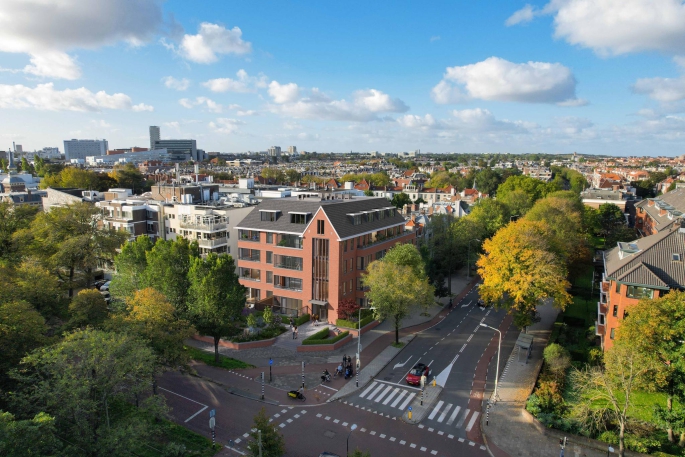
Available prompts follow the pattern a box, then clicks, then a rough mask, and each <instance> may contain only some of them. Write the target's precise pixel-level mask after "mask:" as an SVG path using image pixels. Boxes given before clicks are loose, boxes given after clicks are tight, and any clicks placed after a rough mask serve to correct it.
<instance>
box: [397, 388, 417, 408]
mask: <svg viewBox="0 0 685 457" xmlns="http://www.w3.org/2000/svg"><path fill="white" fill-rule="evenodd" d="M415 395H416V392H412V393H410V394H409V396H408V397H407V399H406V400H404V403H402V405H401V406H400V409H401V410H404V408H406V407H407V405H408V404H409V402H410V401H411V400H412V398H414V396H415Z"/></svg>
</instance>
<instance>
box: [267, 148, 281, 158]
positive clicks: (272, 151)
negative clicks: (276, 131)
mask: <svg viewBox="0 0 685 457" xmlns="http://www.w3.org/2000/svg"><path fill="white" fill-rule="evenodd" d="M280 156H281V147H280V146H271V147H270V148H269V157H280Z"/></svg>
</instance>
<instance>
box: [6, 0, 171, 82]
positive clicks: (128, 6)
mask: <svg viewBox="0 0 685 457" xmlns="http://www.w3.org/2000/svg"><path fill="white" fill-rule="evenodd" d="M162 24H163V18H162V7H161V2H159V1H158V0H98V1H86V2H84V1H82V0H60V1H59V2H55V1H44V0H3V1H2V2H0V51H2V52H13V53H24V54H29V55H30V57H31V64H30V65H27V66H26V67H25V68H24V72H26V73H29V74H32V75H36V76H41V77H47V78H63V79H77V78H79V77H80V76H81V71H80V69H79V68H78V65H77V64H76V62H75V61H74V59H73V57H71V56H69V55H67V54H66V53H65V51H68V50H71V49H76V48H86V49H96V48H98V47H101V46H105V45H110V44H114V43H117V42H119V41H126V42H128V43H130V44H134V45H137V44H141V43H144V42H146V41H149V40H150V39H151V38H152V37H153V36H154V35H155V34H156V33H157V32H158V31H159V29H160V27H161V26H162Z"/></svg>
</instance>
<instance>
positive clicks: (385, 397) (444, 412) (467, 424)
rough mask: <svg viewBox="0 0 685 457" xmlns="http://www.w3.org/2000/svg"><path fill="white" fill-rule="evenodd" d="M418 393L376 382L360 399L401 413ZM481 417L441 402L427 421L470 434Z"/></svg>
mask: <svg viewBox="0 0 685 457" xmlns="http://www.w3.org/2000/svg"><path fill="white" fill-rule="evenodd" d="M417 393H418V391H417V390H413V389H412V390H410V388H405V387H401V386H398V385H396V384H390V383H385V382H381V381H374V382H373V383H372V384H371V385H370V386H368V387H367V388H366V389H364V391H363V392H362V393H361V394H359V398H360V399H361V400H364V401H365V402H367V403H371V404H373V405H374V407H378V406H379V405H383V406H386V407H390V408H396V409H398V410H400V411H406V409H407V406H409V405H410V404H411V402H412V400H414V397H416V395H417ZM479 415H480V412H479V411H471V410H470V409H468V408H466V409H463V408H462V407H461V406H457V405H454V404H452V403H447V402H445V401H443V400H440V401H438V403H437V404H436V405H435V406H434V407H433V409H432V410H431V412H430V413H429V414H428V416H427V417H426V419H425V420H428V421H433V422H437V423H438V424H445V425H446V426H448V427H454V428H458V429H461V428H464V430H465V431H467V432H469V431H471V429H472V428H473V426H474V425H475V423H476V421H477V420H478V416H479Z"/></svg>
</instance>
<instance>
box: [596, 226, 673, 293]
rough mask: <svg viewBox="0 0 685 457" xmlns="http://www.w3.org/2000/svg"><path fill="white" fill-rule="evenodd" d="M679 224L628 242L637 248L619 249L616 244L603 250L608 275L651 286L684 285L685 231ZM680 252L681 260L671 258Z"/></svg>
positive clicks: (671, 286) (616, 278) (624, 280)
mask: <svg viewBox="0 0 685 457" xmlns="http://www.w3.org/2000/svg"><path fill="white" fill-rule="evenodd" d="M679 227H680V224H678V225H674V226H673V227H672V228H671V229H669V230H664V231H663V232H659V233H657V234H655V235H651V236H648V237H645V238H640V239H639V240H636V241H633V242H631V243H630V244H632V245H636V246H637V248H638V252H636V253H634V254H630V253H629V252H627V251H624V252H623V254H622V252H621V247H620V246H617V247H615V248H613V249H611V250H609V251H606V252H605V257H604V258H605V273H606V276H607V278H611V279H615V280H617V281H619V282H621V283H627V284H641V285H645V286H649V287H654V288H666V287H668V288H671V289H685V232H681V230H680V229H679ZM673 254H679V255H680V259H681V260H673Z"/></svg>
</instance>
